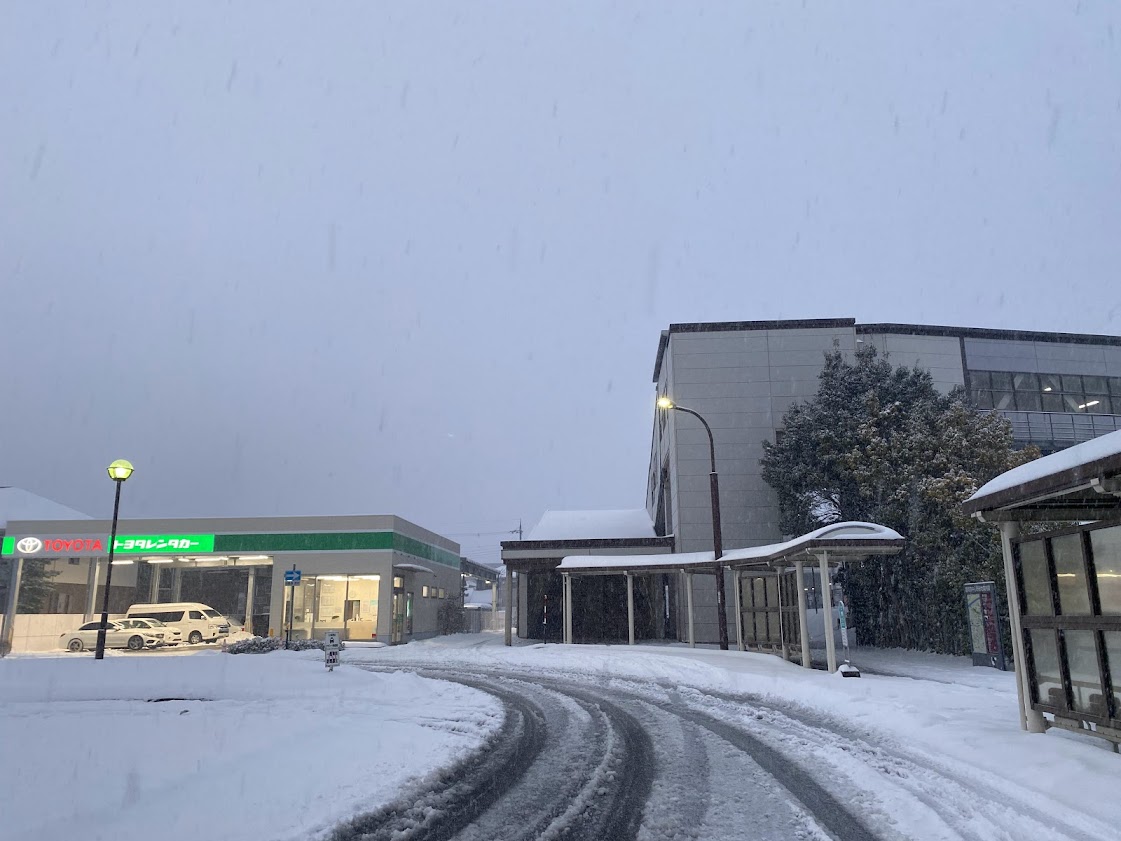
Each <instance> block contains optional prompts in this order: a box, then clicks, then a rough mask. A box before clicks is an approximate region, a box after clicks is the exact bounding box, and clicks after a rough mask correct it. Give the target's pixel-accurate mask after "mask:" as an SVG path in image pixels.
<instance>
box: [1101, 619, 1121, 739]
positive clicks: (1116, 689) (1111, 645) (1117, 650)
mask: <svg viewBox="0 0 1121 841" xmlns="http://www.w3.org/2000/svg"><path fill="white" fill-rule="evenodd" d="M1102 638H1103V639H1104V640H1105V660H1106V663H1108V664H1109V677H1110V683H1112V684H1113V703H1114V712H1113V715H1114V718H1121V709H1119V707H1121V631H1106V632H1105V633H1104V634H1102Z"/></svg>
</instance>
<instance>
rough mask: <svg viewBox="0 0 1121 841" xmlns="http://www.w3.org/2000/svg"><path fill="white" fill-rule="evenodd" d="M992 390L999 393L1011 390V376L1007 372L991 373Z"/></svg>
mask: <svg viewBox="0 0 1121 841" xmlns="http://www.w3.org/2000/svg"><path fill="white" fill-rule="evenodd" d="M991 376H992V378H993V388H994V389H996V390H1000V391H1011V390H1012V374H1010V373H1009V372H1007V371H993V372H992V374H991Z"/></svg>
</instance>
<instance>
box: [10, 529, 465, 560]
mask: <svg viewBox="0 0 1121 841" xmlns="http://www.w3.org/2000/svg"><path fill="white" fill-rule="evenodd" d="M23 539H24V540H33V541H34V543H35V546H34V548H29V549H21V551H20V554H23V555H24V556H25V557H47V558H54V557H69V556H73V557H78V556H82V557H91V556H92V557H105V556H106V555H107V554H108V552H107V551H105V550H106V547H107V546H108V543H109V540H108V538H106V537H102V536H100V535H98V536H97V537H96V538H91V537H88V536H80V537H76V536H74V535H44V536H41V537H38V536H37V537H25V538H23ZM91 544H92V545H91ZM16 549H17V547H16V536H14V535H13V536H6V537H4V540H3V546H2V548H0V554H3V555H5V556H12V555H15V554H16ZM378 550H383V551H384V550H392V551H397V552H401V553H403V554H406V555H412V556H413V557H415V558H420V559H422V560H426V561H434V562H435V563H438V564H442V565H444V566H449V567H454V568H457V569H458V567H459V556H458V555H457V554H456V553H454V552H449V551H448V550H447V549H443V548H441V547H438V546H432V545H431V544H428V543H424V542H423V541H420V540H416V539H415V538H412V537H408V536H406V535H403V534H399V533H397V532H392V531H371V532H302V533H301V532H297V533H280V534H276V533H270V534H261V533H250V534H219V535H213V534H122V535H117V539H116V541H115V542H114V545H113V552H114V554H117V555H187V556H190V555H208V554H211V553H217V554H219V555H235V556H236V555H239V554H244V553H252V554H262V553H263V554H271V553H278V552H280V553H290V552H355V551H358V552H361V551H378Z"/></svg>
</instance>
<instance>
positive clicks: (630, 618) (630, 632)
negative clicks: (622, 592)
mask: <svg viewBox="0 0 1121 841" xmlns="http://www.w3.org/2000/svg"><path fill="white" fill-rule="evenodd" d="M626 575H627V644H628V645H634V576H633V575H631V574H630V573H629V572H628V573H627V574H626Z"/></svg>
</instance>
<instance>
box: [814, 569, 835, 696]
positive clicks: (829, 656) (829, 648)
mask: <svg viewBox="0 0 1121 841" xmlns="http://www.w3.org/2000/svg"><path fill="white" fill-rule="evenodd" d="M818 564H819V565H818V569H820V571H821V606H822V608H823V610H824V612H825V615H824V616H823V617H822V618H823V619H824V620H825V622H824V624H825V658H826V661H827V663H828V666H829V673H830V674H832V673H833V672H835V671H837V644H836V643H835V642H834V640H833V588H832V586H831V585H830V583H829V553H828V552H822V553H821V554H820V555H819V556H818Z"/></svg>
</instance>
